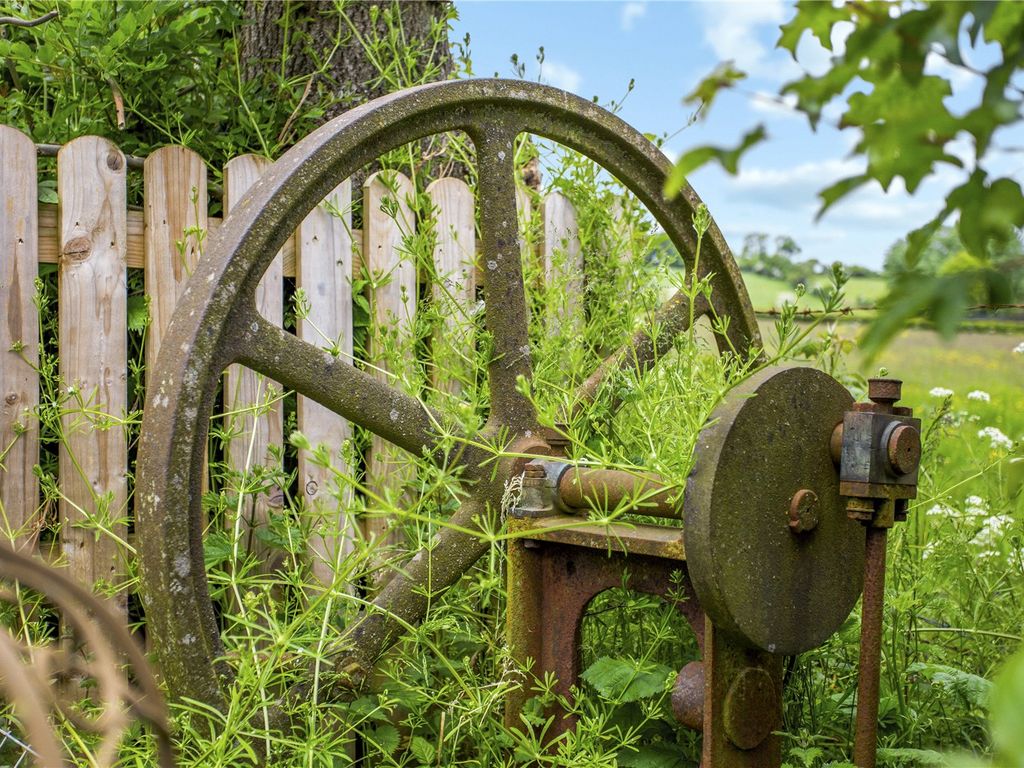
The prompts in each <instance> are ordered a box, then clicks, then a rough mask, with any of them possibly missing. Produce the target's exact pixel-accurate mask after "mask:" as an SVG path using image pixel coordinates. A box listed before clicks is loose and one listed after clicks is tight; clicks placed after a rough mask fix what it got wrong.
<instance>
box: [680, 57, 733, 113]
mask: <svg viewBox="0 0 1024 768" xmlns="http://www.w3.org/2000/svg"><path fill="white" fill-rule="evenodd" d="M746 77H747V73H746V72H743V71H742V70H739V69H736V67H735V66H734V65H733V62H731V61H726V62H723V63H721V64H719V65H718V66H717V67H715V69H714V70H713V71H712V72H711V74H709V75H708V76H707V77H705V78H704V79H703V80H701V81H700V82H699V83H697V87H696V88H694V89H693V90H692V91H690V92H689V93H688V94H687V95H686V97H685V98H684V99H683V102H684V103H686V104H700V105H701V106H702V107H703V109H705V110H707V109H708V108H710V107H711V104H712V103H713V102H714V100H715V97H716V96H717V95H718V92H719V91H721V90H722V89H723V88H732V87H733V86H735V85H736V83H738V82H739V81H740V80H745V79H746Z"/></svg>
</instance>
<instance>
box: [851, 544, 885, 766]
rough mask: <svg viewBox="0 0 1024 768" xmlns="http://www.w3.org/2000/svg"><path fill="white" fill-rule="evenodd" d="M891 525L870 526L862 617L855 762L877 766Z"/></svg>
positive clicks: (865, 562)
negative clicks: (883, 627) (882, 526)
mask: <svg viewBox="0 0 1024 768" xmlns="http://www.w3.org/2000/svg"><path fill="white" fill-rule="evenodd" d="M888 531H889V529H888V528H877V527H874V526H868V529H867V540H866V542H865V548H864V597H863V600H862V602H861V619H860V670H859V673H858V679H857V723H856V731H855V734H854V741H853V762H854V764H855V765H856V766H857V768H875V753H876V750H877V746H878V686H879V679H880V672H881V655H882V609H883V606H884V603H885V544H886V539H887V534H888Z"/></svg>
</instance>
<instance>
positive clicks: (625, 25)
mask: <svg viewBox="0 0 1024 768" xmlns="http://www.w3.org/2000/svg"><path fill="white" fill-rule="evenodd" d="M646 13H647V3H646V2H637V1H636V0H632V2H628V3H623V4H622V13H621V15H620V16H619V26H620V27H621V28H622V31H623V32H629V30H631V29H632V28H633V24H634V22H636V20H637V19H639V18H641V17H642V16H644V15H645V14H646Z"/></svg>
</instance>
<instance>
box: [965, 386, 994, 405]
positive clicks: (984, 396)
mask: <svg viewBox="0 0 1024 768" xmlns="http://www.w3.org/2000/svg"><path fill="white" fill-rule="evenodd" d="M967 399H968V400H977V401H978V402H979V403H989V402H991V401H992V398H991V397H990V396H989V394H988V392H985V391H984V390H981V389H976V390H974V391H973V392H968V393H967Z"/></svg>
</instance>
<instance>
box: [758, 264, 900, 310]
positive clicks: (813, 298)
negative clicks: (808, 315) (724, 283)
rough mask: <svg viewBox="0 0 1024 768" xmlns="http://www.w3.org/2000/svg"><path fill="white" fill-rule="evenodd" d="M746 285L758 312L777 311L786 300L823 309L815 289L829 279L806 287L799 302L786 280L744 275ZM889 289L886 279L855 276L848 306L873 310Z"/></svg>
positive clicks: (847, 287) (825, 277) (846, 290)
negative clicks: (872, 307)
mask: <svg viewBox="0 0 1024 768" xmlns="http://www.w3.org/2000/svg"><path fill="white" fill-rule="evenodd" d="M743 282H745V283H746V285H747V291H748V292H749V293H750V303H751V304H753V306H754V309H756V310H759V311H760V310H767V309H778V308H779V307H780V306H782V303H783V302H784V301H789V302H791V303H792V302H794V301H795V302H796V304H797V306H798V307H800V308H801V309H820V308H821V302H820V301H819V299H818V297H817V295H816V293H815V290H816V289H817V288H819V287H822V286H825V287H827V285H828V277H827V276H826V275H823V276H822V277H821V278H820V279H819V281H817V282H815V283H814V284H813V285H809V286H807V293H805V294H804V295H803V296H802V297H800V298H799V300H798V299H797V296H796V291H795V290H794V288H793V286H791V285H789V283H787V282H785V281H784V280H775V279H773V278H770V277H764V276H763V275H755V274H753V273H751V272H744V273H743ZM885 290H886V283H885V280H884V279H883V278H881V277H853V278H850V280H849V282H847V284H846V288H845V293H846V300H847V304H848V305H849V306H853V307H871V306H874V305H875V302H877V301H878V300H879V299H880V298H881V297H882V296H883V295H884V294H885Z"/></svg>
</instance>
